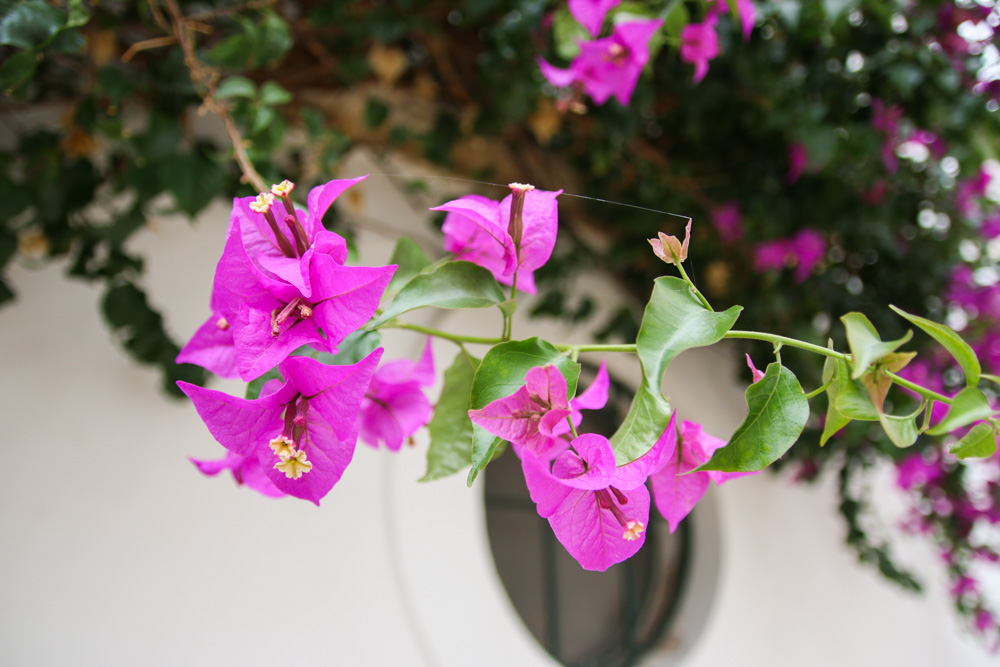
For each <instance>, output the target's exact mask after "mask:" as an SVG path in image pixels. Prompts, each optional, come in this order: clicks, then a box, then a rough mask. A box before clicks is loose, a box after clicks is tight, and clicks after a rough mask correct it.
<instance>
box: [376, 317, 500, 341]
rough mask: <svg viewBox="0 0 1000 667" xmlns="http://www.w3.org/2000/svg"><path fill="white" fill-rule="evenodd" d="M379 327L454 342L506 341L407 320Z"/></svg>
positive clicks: (391, 322)
mask: <svg viewBox="0 0 1000 667" xmlns="http://www.w3.org/2000/svg"><path fill="white" fill-rule="evenodd" d="M379 329H406V330H408V331H417V332H419V333H423V334H427V335H428V336H434V337H435V338H443V339H445V340H450V341H451V342H453V343H472V344H475V345H496V344H498V343H502V342H504V341H503V339H502V338H482V337H480V336H462V335H460V334H453V333H448V332H447V331H441V330H440V329H431V328H430V327H425V326H421V325H419V324H409V323H405V322H396V321H390V322H389V323H388V324H383V325H382V326H380V327H379Z"/></svg>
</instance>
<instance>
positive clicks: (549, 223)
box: [499, 190, 562, 288]
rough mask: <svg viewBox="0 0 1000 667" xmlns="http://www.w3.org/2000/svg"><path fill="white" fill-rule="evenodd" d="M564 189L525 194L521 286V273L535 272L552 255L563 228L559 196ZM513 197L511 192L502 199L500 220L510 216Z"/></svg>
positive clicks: (530, 191)
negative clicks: (560, 228)
mask: <svg viewBox="0 0 1000 667" xmlns="http://www.w3.org/2000/svg"><path fill="white" fill-rule="evenodd" d="M560 194H562V190H557V191H555V192H549V191H547V190H529V191H528V192H526V193H525V195H524V209H523V211H522V214H521V224H522V233H521V251H520V263H519V264H518V265H517V270H518V274H519V275H518V287H519V288H520V286H521V280H520V272H521V271H535V270H537V269H540V268H541V267H542V266H544V265H545V263H546V262H547V261H549V258H550V257H551V256H552V250H553V248H555V245H556V235H557V234H558V231H559V210H558V203H557V202H556V198H557V197H558V196H559V195H560ZM512 199H513V197H512V196H511V195H508V196H506V197H504V199H503V201H501V202H500V208H499V214H500V220H501V221H503V220H509V219H510V206H511V201H512Z"/></svg>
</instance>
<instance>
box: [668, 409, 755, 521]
mask: <svg viewBox="0 0 1000 667" xmlns="http://www.w3.org/2000/svg"><path fill="white" fill-rule="evenodd" d="M725 444H726V443H725V441H723V440H720V439H718V438H714V437H712V436H710V435H709V434H707V433H705V431H704V429H702V427H701V424H696V423H695V422H689V421H684V422H682V423H681V432H680V439H679V441H678V442H677V447H676V448H675V449H674V451H673V452H672V453H671V455H670V456H669V458H666V460H665V462H664V464H663V466H662V467H661V468H659V469H658V470H657V471H656V472H654V473H653V474H652V475H650V478H649V481H650V484H651V485H652V487H653V499H654V501H655V502H656V508H657V509H658V510H660V514H662V515H663V518H664V519H666V520H667V524H668V525H669V526H670V532H671V533H672V532H674V531H675V530H677V526H678V525H680V522H681V521H683V520H684V517H686V516H687V515H688V514H690V513H691V510H692V509H694V506H695V505H696V504H698V501H699V500H701V498H702V496H704V495H705V491H707V490H708V484H709V482H713V481H714V482H715V483H716V484H722V483H724V482H726V481H728V480H730V479H733V478H734V477H743V476H745V475H756V474H757V472H759V471H757V472H720V471H718V470H708V471H704V472H690V471H691V470H694V469H695V468H697V467H698V466H700V465H701V464H702V463H705V462H706V461H708V460H709V459H710V458H712V454H713V453H714V452H715V450H717V449H719V448H720V447H724V446H725ZM685 473H687V474H685Z"/></svg>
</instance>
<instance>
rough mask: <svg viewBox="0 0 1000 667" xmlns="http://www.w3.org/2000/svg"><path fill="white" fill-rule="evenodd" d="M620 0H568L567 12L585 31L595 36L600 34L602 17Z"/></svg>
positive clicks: (602, 22)
mask: <svg viewBox="0 0 1000 667" xmlns="http://www.w3.org/2000/svg"><path fill="white" fill-rule="evenodd" d="M620 2H621V0H569V13H570V14H572V15H573V18H575V19H576V20H577V22H578V23H579V24H580V25H582V26H583V27H584V28H586V29H587V32H589V33H590V34H591V35H592V36H594V37H597V36H598V35H599V34H601V26H602V25H603V24H604V17H605V16H607V14H608V12H609V11H610V10H612V9H614V8H615V7H617V6H618V4H619V3H620Z"/></svg>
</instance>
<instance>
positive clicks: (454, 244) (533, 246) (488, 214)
mask: <svg viewBox="0 0 1000 667" xmlns="http://www.w3.org/2000/svg"><path fill="white" fill-rule="evenodd" d="M560 194H562V190H558V191H555V192H549V191H546V190H535V189H530V190H527V191H526V192H524V206H523V209H522V212H521V243H520V248H518V247H517V246H516V245H515V242H514V238H513V237H512V236H511V234H510V233H509V231H508V228H509V225H510V211H511V202H512V201H513V195H508V196H507V197H504V199H503V200H501V201H499V202H497V201H494V200H492V199H488V198H486V197H482V196H480V195H467V196H465V197H461V198H459V199H455V200H453V201H450V202H448V203H446V204H442V205H441V206H438V207H436V208H432V209H431V210H432V211H446V212H447V213H448V215H447V216H446V217H445V221H444V226H443V227H442V230H443V231H444V235H445V236H444V239H445V240H444V244H445V246H444V247H445V250H448V251H449V252H453V253H455V259H458V260H463V261H467V262H472V263H474V264H478V265H479V266H482V267H483V268H486V269H489V271H490V273H492V274H493V277H494V278H496V279H497V280H498V281H499V282H501V283H503V284H504V285H510V284H512V283H513V281H514V273H515V272H516V273H517V288H518V289H519V290H522V291H524V292H527V293H528V294H534V293H535V292H536V288H535V271H537V270H538V269H540V268H541V267H542V266H544V265H545V263H546V262H547V261H549V257H551V256H552V249H553V248H555V245H556V234H557V232H558V231H559V210H558V205H557V202H556V198H557V197H558V196H559V195H560Z"/></svg>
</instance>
